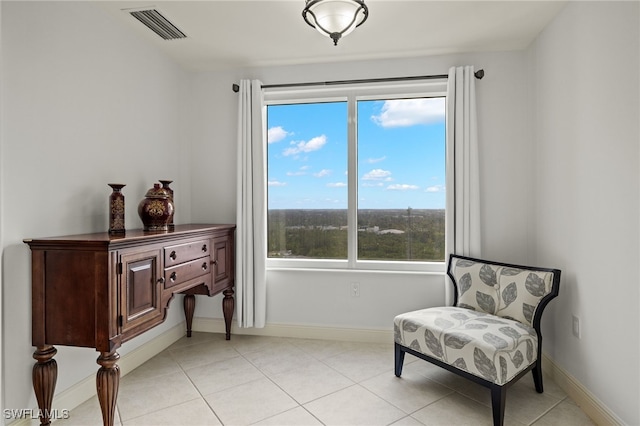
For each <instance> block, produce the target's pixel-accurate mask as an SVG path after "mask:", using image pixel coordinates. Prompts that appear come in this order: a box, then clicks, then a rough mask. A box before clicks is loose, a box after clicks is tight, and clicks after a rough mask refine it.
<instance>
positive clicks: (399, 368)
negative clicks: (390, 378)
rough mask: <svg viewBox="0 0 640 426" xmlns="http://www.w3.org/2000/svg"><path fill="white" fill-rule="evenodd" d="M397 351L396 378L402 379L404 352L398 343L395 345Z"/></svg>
mask: <svg viewBox="0 0 640 426" xmlns="http://www.w3.org/2000/svg"><path fill="white" fill-rule="evenodd" d="M395 350H396V355H395V365H396V369H395V373H396V377H400V375H402V365H403V364H404V351H403V350H402V346H400V345H399V344H398V343H396V344H395Z"/></svg>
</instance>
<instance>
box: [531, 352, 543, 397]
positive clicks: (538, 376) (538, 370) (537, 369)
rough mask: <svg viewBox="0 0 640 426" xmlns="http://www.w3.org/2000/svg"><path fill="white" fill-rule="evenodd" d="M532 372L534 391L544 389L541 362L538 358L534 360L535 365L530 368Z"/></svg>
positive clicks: (540, 391) (539, 391)
mask: <svg viewBox="0 0 640 426" xmlns="http://www.w3.org/2000/svg"><path fill="white" fill-rule="evenodd" d="M531 373H532V374H533V383H534V384H535V385H536V392H538V393H542V392H543V391H544V386H543V385H542V363H541V362H540V359H538V360H537V361H536V365H535V366H534V367H533V370H531Z"/></svg>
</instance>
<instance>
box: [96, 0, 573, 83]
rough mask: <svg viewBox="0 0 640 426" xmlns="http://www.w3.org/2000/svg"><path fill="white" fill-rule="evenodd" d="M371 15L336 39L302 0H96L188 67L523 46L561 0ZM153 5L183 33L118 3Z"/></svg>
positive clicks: (391, 4) (404, 4)
mask: <svg viewBox="0 0 640 426" xmlns="http://www.w3.org/2000/svg"><path fill="white" fill-rule="evenodd" d="M366 4H367V6H368V7H369V19H368V20H367V21H366V22H365V23H364V24H363V25H362V26H360V27H358V28H357V29H356V30H355V31H354V32H353V33H351V34H349V35H348V36H346V37H345V38H343V39H342V40H340V42H339V43H338V46H334V45H333V42H332V41H331V40H330V39H329V38H327V37H323V36H321V35H320V34H319V33H318V32H317V31H315V30H314V29H313V28H311V27H309V26H308V25H307V24H306V23H305V22H304V20H303V19H302V9H303V8H304V5H305V1H304V0H280V1H271V0H257V1H246V0H233V1H221V0H200V1H182V0H180V1H163V0H156V1H147V0H140V1H131V0H128V1H109V2H103V1H100V2H96V3H95V5H96V6H97V7H99V8H101V9H102V10H103V11H106V12H108V13H110V14H111V15H113V16H115V17H116V19H118V20H119V21H121V22H122V23H123V24H124V25H125V26H126V27H128V28H131V30H132V31H135V32H137V33H138V34H139V35H140V36H141V37H144V38H145V39H146V40H148V41H149V42H150V43H153V44H154V45H156V46H158V47H159V48H160V49H162V50H163V51H165V52H166V53H167V54H168V55H169V56H170V57H172V58H174V60H175V61H177V62H179V63H181V64H182V65H183V66H185V67H187V68H189V69H192V70H200V71H206V70H220V69H226V68H244V67H260V66H272V65H293V64H305V63H318V62H336V61H345V60H360V59H379V58H398V57H414V56H424V55H435V54H449V53H456V52H475V51H497V50H513V49H523V48H525V47H527V46H528V45H529V43H531V42H532V41H533V39H534V38H535V37H536V36H537V35H538V34H539V32H540V31H541V30H542V29H543V28H544V27H545V26H546V25H547V24H548V23H549V22H550V21H551V20H552V19H553V18H554V17H555V16H556V15H557V13H558V12H559V11H560V9H561V8H562V7H563V6H564V5H565V4H566V2H565V1H560V0H555V1H522V0H517V1H478V0H472V1H452V0H448V1H429V0H422V1H420V0H413V1H401V0H366ZM148 6H155V9H157V10H158V11H160V12H161V13H162V14H163V15H164V16H165V17H166V18H167V19H168V20H169V21H171V22H172V23H173V24H175V25H176V26H177V27H178V28H179V29H180V30H181V31H182V32H184V33H185V34H186V35H187V38H186V39H181V40H163V39H161V38H160V37H159V36H157V35H156V34H155V33H153V32H151V30H149V29H147V28H146V27H145V26H144V25H143V24H141V23H140V22H138V21H137V20H136V19H134V18H133V17H132V16H131V15H130V14H129V13H127V12H125V11H123V9H136V8H141V7H148Z"/></svg>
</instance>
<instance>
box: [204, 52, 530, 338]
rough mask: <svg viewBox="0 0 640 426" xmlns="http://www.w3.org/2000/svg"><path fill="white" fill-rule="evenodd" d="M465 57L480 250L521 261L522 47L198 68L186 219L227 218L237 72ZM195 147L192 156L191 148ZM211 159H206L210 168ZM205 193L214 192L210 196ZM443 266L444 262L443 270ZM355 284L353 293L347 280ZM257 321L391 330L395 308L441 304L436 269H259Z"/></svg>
mask: <svg viewBox="0 0 640 426" xmlns="http://www.w3.org/2000/svg"><path fill="white" fill-rule="evenodd" d="M468 64H469V65H474V66H475V67H476V68H477V69H480V68H484V69H485V71H486V76H485V78H484V79H483V80H479V81H477V84H476V89H477V97H478V102H479V106H478V109H479V117H478V121H479V123H480V124H479V132H480V144H481V146H482V148H481V152H482V154H481V165H480V169H481V180H482V183H481V185H482V188H483V206H482V208H483V215H484V219H483V227H484V242H483V251H484V255H485V256H487V257H490V258H496V259H502V260H504V261H510V262H519V263H526V262H527V261H529V260H530V258H531V256H532V255H533V249H534V246H533V235H532V233H531V232H532V222H533V213H532V207H533V197H532V194H531V191H529V190H523V188H531V182H532V173H533V165H532V161H531V156H532V154H533V149H532V146H531V132H530V131H529V130H528V129H529V127H528V126H529V125H530V121H529V120H528V115H527V113H528V108H529V101H528V99H527V97H526V94H527V90H528V87H529V86H528V79H527V75H528V74H527V68H526V66H527V57H526V55H525V54H524V53H523V52H502V53H483V54H464V55H448V56H438V57H429V58H415V59H404V60H401V59H396V60H380V61H366V62H350V63H334V64H315V65H307V66H288V67H270V68H261V69H247V70H234V71H226V72H216V73H213V72H212V73H202V74H199V75H198V77H197V78H196V79H195V83H194V92H195V93H197V94H198V95H196V96H197V99H196V105H197V106H196V107H195V110H196V111H198V113H197V114H198V115H197V117H196V120H195V121H196V123H199V124H198V132H197V133H195V134H194V148H193V152H194V157H193V162H192V165H193V166H194V181H193V188H194V194H203V195H204V194H209V195H210V196H202V197H201V196H194V198H193V212H194V213H193V219H194V220H195V221H198V220H205V219H206V218H207V217H208V216H209V215H212V216H214V217H217V218H220V219H221V220H223V221H230V222H234V221H235V202H236V197H235V194H236V188H235V184H236V183H235V182H236V178H235V173H236V160H235V158H236V126H237V122H236V116H237V98H238V95H237V94H236V93H234V92H232V90H231V85H232V84H233V83H237V82H238V81H239V80H240V79H241V78H258V79H260V80H261V81H262V82H263V83H264V84H277V83H293V82H308V81H327V80H346V79H362V78H378V77H402V76H412V75H428V74H443V73H444V74H446V73H447V71H448V69H449V67H451V66H456V65H468ZM196 153H197V154H196ZM211 159H215V166H214V167H212V166H211V162H210V160H211ZM214 194H215V196H214ZM443 270H444V268H443ZM350 281H358V282H360V287H361V295H360V297H359V298H353V297H350V295H349V291H348V284H349V282H350ZM267 282H268V284H267V323H268V324H287V325H291V324H293V325H316V326H324V327H336V328H341V327H354V328H366V329H378V330H391V329H392V328H393V326H392V324H393V317H394V316H395V315H396V314H398V313H401V312H405V311H408V310H411V309H418V308H422V307H427V306H435V305H439V304H442V303H443V302H444V294H445V293H444V274H443V273H442V274H436V275H433V274H431V275H429V274H415V273H414V274H408V273H404V274H403V273H384V274H382V273H372V272H362V271H361V272H354V271H349V272H345V271H318V270H314V271H283V270H274V271H268V274H267ZM219 304H220V301H219V299H218V298H214V299H213V300H202V301H200V300H199V301H198V305H197V306H196V316H199V317H220V316H221V314H220V308H219Z"/></svg>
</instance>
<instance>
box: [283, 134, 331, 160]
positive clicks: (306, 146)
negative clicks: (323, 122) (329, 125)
mask: <svg viewBox="0 0 640 426" xmlns="http://www.w3.org/2000/svg"><path fill="white" fill-rule="evenodd" d="M326 143H327V137H326V136H325V135H321V136H316V137H315V138H313V139H311V140H310V141H309V142H305V141H300V142H296V141H294V142H291V145H292V146H291V147H289V148H287V149H285V150H284V151H283V152H282V155H284V156H289V155H296V154H300V153H303V152H312V151H317V150H319V149H320V148H322V147H323V146H324V144H326Z"/></svg>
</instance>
